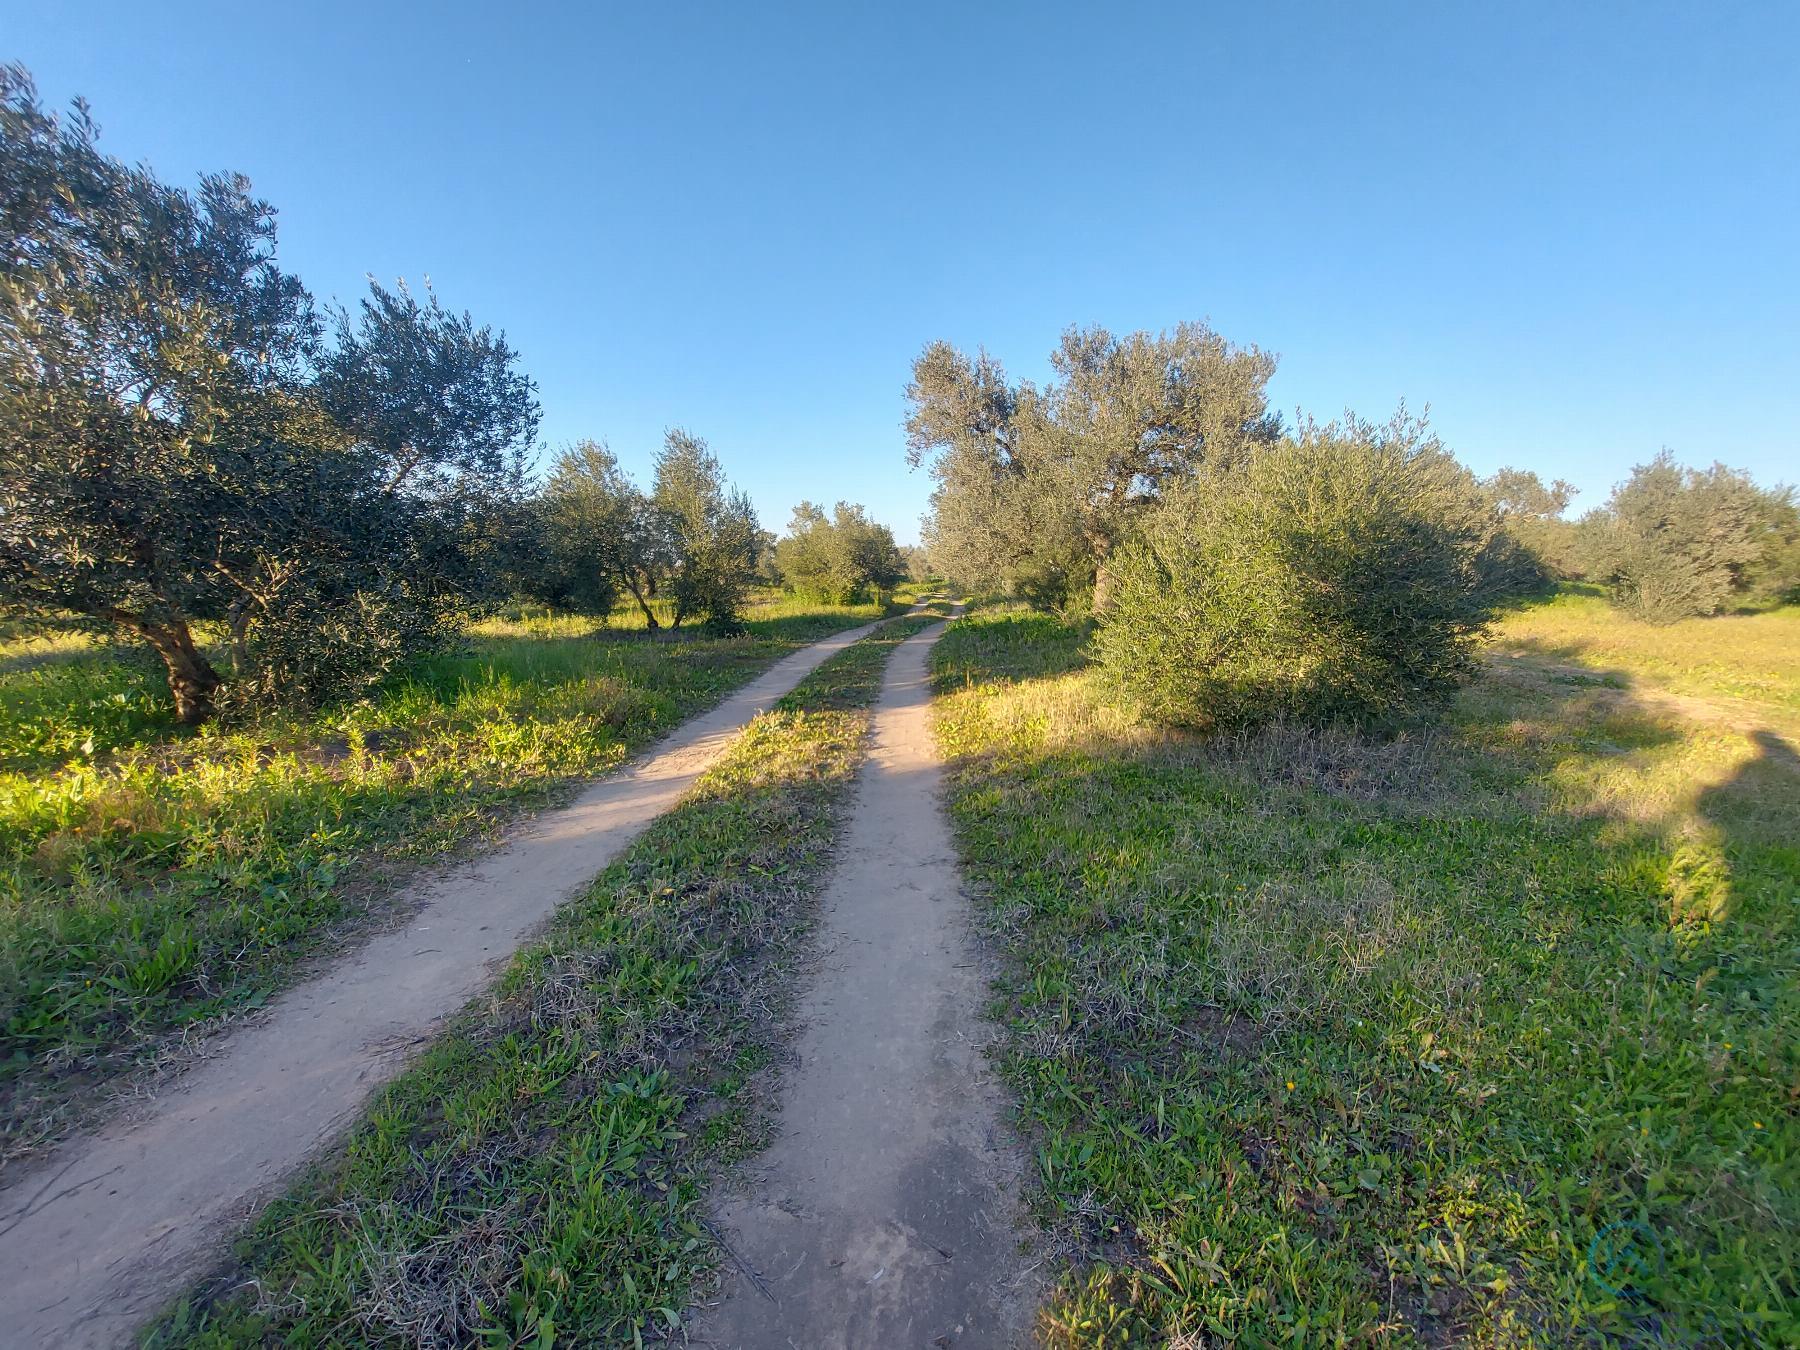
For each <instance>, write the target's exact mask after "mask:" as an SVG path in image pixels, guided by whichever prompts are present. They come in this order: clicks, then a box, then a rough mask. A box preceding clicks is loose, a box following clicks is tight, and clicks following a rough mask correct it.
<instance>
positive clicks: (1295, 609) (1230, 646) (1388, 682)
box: [1096, 414, 1495, 726]
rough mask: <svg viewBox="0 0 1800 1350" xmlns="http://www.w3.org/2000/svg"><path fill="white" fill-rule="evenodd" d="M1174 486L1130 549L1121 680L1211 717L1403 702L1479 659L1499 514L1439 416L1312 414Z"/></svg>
mask: <svg viewBox="0 0 1800 1350" xmlns="http://www.w3.org/2000/svg"><path fill="white" fill-rule="evenodd" d="M1230 477H1231V481H1230V483H1229V485H1228V487H1217V486H1215V485H1214V483H1213V482H1212V481H1211V480H1210V479H1203V480H1202V481H1200V482H1197V483H1195V484H1193V485H1191V486H1189V487H1187V488H1184V489H1182V490H1180V491H1177V492H1173V493H1171V494H1169V495H1168V496H1167V498H1166V500H1165V501H1164V502H1163V504H1162V505H1161V506H1160V507H1159V509H1158V510H1157V512H1156V513H1155V514H1154V515H1153V516H1152V517H1151V518H1150V520H1149V521H1148V522H1147V524H1146V526H1145V529H1144V532H1143V535H1142V537H1141V539H1139V540H1138V541H1136V542H1134V543H1133V544H1131V545H1130V546H1128V547H1127V548H1126V549H1125V550H1124V551H1123V552H1122V553H1121V554H1120V555H1119V556H1118V558H1117V559H1116V563H1115V565H1116V568H1117V573H1118V590H1117V594H1116V598H1115V601H1114V604H1113V606H1112V608H1111V609H1110V610H1108V612H1107V613H1106V614H1105V615H1104V616H1103V619H1102V622H1101V627H1100V629H1099V633H1098V635H1097V638H1096V646H1097V649H1098V652H1099V656H1100V660H1101V663H1102V664H1103V665H1104V666H1105V668H1106V670H1107V672H1108V674H1109V676H1110V677H1111V679H1112V681H1113V682H1114V684H1115V685H1116V686H1117V687H1118V688H1119V689H1121V690H1122V691H1123V692H1124V693H1125V694H1126V695H1127V696H1128V697H1129V698H1130V699H1131V700H1132V701H1133V702H1134V703H1136V704H1137V705H1138V706H1140V707H1141V708H1143V709H1144V710H1145V711H1147V712H1148V713H1149V714H1151V715H1152V716H1154V717H1156V718H1158V719H1162V720H1166V721H1170V722H1175V723H1181V724H1187V725H1194V726H1243V725H1248V724H1254V723H1258V722H1264V721H1269V720H1271V719H1274V718H1278V717H1286V718H1294V719H1298V720H1303V721H1326V720H1332V719H1342V718H1369V717H1386V716H1391V715H1394V714H1397V713H1401V712H1404V711H1406V710H1408V709H1410V708H1412V707H1413V706H1415V705H1416V704H1417V703H1418V702H1419V701H1421V700H1428V699H1434V698H1438V697H1441V696H1442V695H1444V694H1445V693H1447V692H1448V691H1449V690H1450V689H1451V688H1453V687H1454V686H1455V685H1456V684H1457V682H1458V681H1459V680H1461V679H1462V678H1463V677H1464V676H1465V675H1466V674H1467V672H1468V671H1469V669H1470V667H1471V663H1472V646H1473V643H1474V640H1475V637H1476V635H1477V634H1478V633H1479V632H1480V630H1481V627H1482V624H1483V623H1484V621H1485V620H1486V618H1487V615H1488V613H1489V609H1490V607H1491V603H1492V588H1493V586H1494V584H1495V580H1494V578H1493V576H1492V575H1491V574H1490V573H1489V571H1488V569H1487V568H1486V567H1485V566H1484V564H1485V562H1486V560H1487V559H1488V558H1489V557H1490V556H1491V554H1490V550H1491V545H1492V541H1493V536H1494V526H1493V518H1492V515H1491V513H1490V512H1489V511H1488V509H1487V507H1486V503H1485V502H1484V501H1483V499H1482V497H1481V494H1480V492H1479V490H1478V489H1477V487H1476V485H1475V482H1474V480H1473V479H1472V478H1471V477H1470V476H1469V475H1468V473H1467V472H1466V471H1465V470H1463V469H1462V468H1461V467H1460V466H1459V465H1457V463H1456V461H1455V460H1454V459H1453V458H1452V457H1451V456H1450V454H1449V452H1448V451H1446V450H1445V449H1444V448H1443V446H1442V445H1441V444H1440V443H1439V442H1438V441H1437V439H1436V438H1435V437H1433V436H1430V435H1429V434H1428V433H1427V432H1426V430H1425V428H1424V425H1423V423H1421V422H1417V421H1415V420H1412V419H1409V418H1407V417H1405V415H1404V414H1402V415H1401V416H1399V417H1396V419H1395V420H1394V421H1393V422H1391V423H1390V424H1388V425H1387V426H1386V427H1379V428H1378V427H1375V426H1372V425H1370V424H1367V423H1363V422H1358V421H1355V420H1348V421H1346V422H1344V423H1341V424H1331V425H1327V426H1322V427H1321V426H1308V427H1306V428H1304V429H1303V430H1302V432H1301V433H1300V434H1299V435H1298V436H1296V437H1293V438H1290V439H1285V440H1282V441H1280V442H1278V443H1277V444H1275V445H1271V446H1267V447H1262V448H1259V449H1256V450H1254V451H1252V452H1251V453H1250V454H1249V456H1248V457H1247V459H1246V461H1245V462H1244V463H1243V464H1242V465H1241V466H1239V467H1237V468H1235V469H1234V470H1232V471H1231V475H1230Z"/></svg>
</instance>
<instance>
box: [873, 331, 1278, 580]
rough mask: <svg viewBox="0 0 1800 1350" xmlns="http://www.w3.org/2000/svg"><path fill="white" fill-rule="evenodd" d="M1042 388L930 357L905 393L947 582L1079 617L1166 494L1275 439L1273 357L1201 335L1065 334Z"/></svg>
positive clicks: (988, 368) (932, 350)
mask: <svg viewBox="0 0 1800 1350" xmlns="http://www.w3.org/2000/svg"><path fill="white" fill-rule="evenodd" d="M1050 361H1051V367H1052V369H1053V371H1054V372H1055V379H1054V380H1052V381H1051V382H1050V383H1049V384H1047V385H1045V386H1044V387H1042V388H1039V387H1037V386H1035V385H1033V384H1032V383H1030V382H1029V381H1025V382H1020V383H1016V384H1015V383H1013V382H1011V381H1009V380H1008V379H1007V376H1006V373H1005V371H1004V370H1003V369H1002V367H1001V366H1000V364H999V363H998V362H997V361H995V360H994V359H993V358H992V357H990V356H989V355H988V354H987V353H986V352H979V353H977V354H976V355H975V356H973V357H970V356H968V355H966V354H964V353H962V352H959V351H957V350H956V349H955V348H953V347H951V346H950V345H949V344H947V343H943V342H934V343H932V344H931V345H929V346H928V347H926V348H925V350H924V352H923V353H921V354H920V356H919V358H918V360H917V361H915V362H914V364H913V374H912V381H911V383H910V384H908V386H907V389H906V397H907V403H908V415H907V419H906V432H907V446H908V450H909V454H910V457H911V459H912V462H913V463H914V464H915V465H918V464H929V465H930V467H931V471H932V473H933V474H934V476H935V477H936V478H937V484H938V485H937V489H936V491H935V492H934V493H933V495H932V515H931V517H930V519H929V521H928V533H927V538H928V543H929V546H930V548H931V552H932V556H933V559H934V560H935V561H936V562H937V563H938V565H940V566H942V567H945V568H946V569H947V570H949V571H951V572H952V573H953V574H955V575H956V576H957V577H958V578H959V579H961V580H964V581H967V582H970V583H973V584H991V585H1004V586H1007V587H1009V588H1011V589H1014V590H1017V591H1019V592H1021V593H1023V594H1026V595H1027V596H1030V597H1032V598H1034V599H1037V600H1040V601H1042V602H1044V603H1047V604H1052V605H1066V604H1069V603H1071V602H1075V603H1080V602H1081V601H1082V600H1083V599H1084V598H1085V597H1086V596H1087V595H1088V594H1089V593H1090V592H1092V591H1094V590H1095V589H1096V587H1097V589H1098V591H1099V594H1098V595H1097V596H1096V597H1095V599H1096V602H1097V603H1099V604H1101V605H1104V603H1105V592H1106V590H1107V561H1108V559H1109V558H1110V556H1111V554H1112V552H1113V550H1114V549H1116V548H1117V547H1118V546H1119V545H1120V544H1121V543H1122V542H1123V541H1124V540H1125V539H1127V538H1128V537H1129V536H1130V534H1131V532H1132V530H1133V528H1134V526H1135V524H1136V522H1137V520H1138V518H1139V517H1140V516H1141V515H1142V513H1143V512H1144V511H1145V510H1147V509H1148V508H1149V507H1151V506H1153V505H1154V504H1155V503H1156V502H1157V500H1159V499H1160V497H1161V496H1162V494H1163V492H1164V491H1165V489H1166V488H1168V487H1169V486H1170V485H1172V484H1175V483H1179V482H1182V481H1186V480H1188V479H1191V478H1192V477H1193V476H1194V475H1195V474H1197V473H1198V472H1200V470H1201V469H1202V468H1203V467H1214V466H1217V467H1223V466H1226V465H1229V464H1232V463H1235V462H1238V461H1240V460H1241V459H1242V458H1243V457H1244V456H1245V455H1246V454H1247V453H1248V451H1249V450H1250V448H1251V447H1253V446H1255V445H1259V444H1265V443H1267V442H1268V441H1270V440H1271V439H1273V438H1274V437H1275V436H1276V435H1277V434H1278V432H1279V429H1280V418H1279V416H1278V415H1276V414H1274V413H1271V412H1270V411H1269V407H1268V397H1267V385H1268V381H1269V377H1270V376H1271V375H1272V374H1273V373H1274V370H1275V358H1274V356H1272V355H1270V354H1269V353H1266V352H1263V351H1261V350H1260V349H1258V348H1256V347H1238V346H1235V345H1233V344H1232V343H1230V342H1227V341H1226V340H1225V339H1224V338H1222V337H1220V336H1219V335H1218V334H1217V333H1215V332H1214V331H1213V330H1212V329H1211V328H1209V327H1207V326H1206V325H1205V324H1202V323H1184V324H1181V325H1179V326H1178V327H1176V328H1175V329H1174V330H1172V331H1170V332H1166V333H1159V334H1150V333H1143V332H1140V333H1132V334H1130V335H1128V336H1126V337H1123V338H1119V337H1115V336H1113V335H1112V334H1111V333H1109V332H1107V331H1106V330H1105V329H1103V328H1088V329H1078V328H1070V329H1069V330H1068V331H1066V332H1065V333H1064V334H1063V337H1062V341H1061V343H1060V345H1059V346H1058V347H1057V349H1056V351H1055V352H1053V353H1052V354H1051V358H1050Z"/></svg>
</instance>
